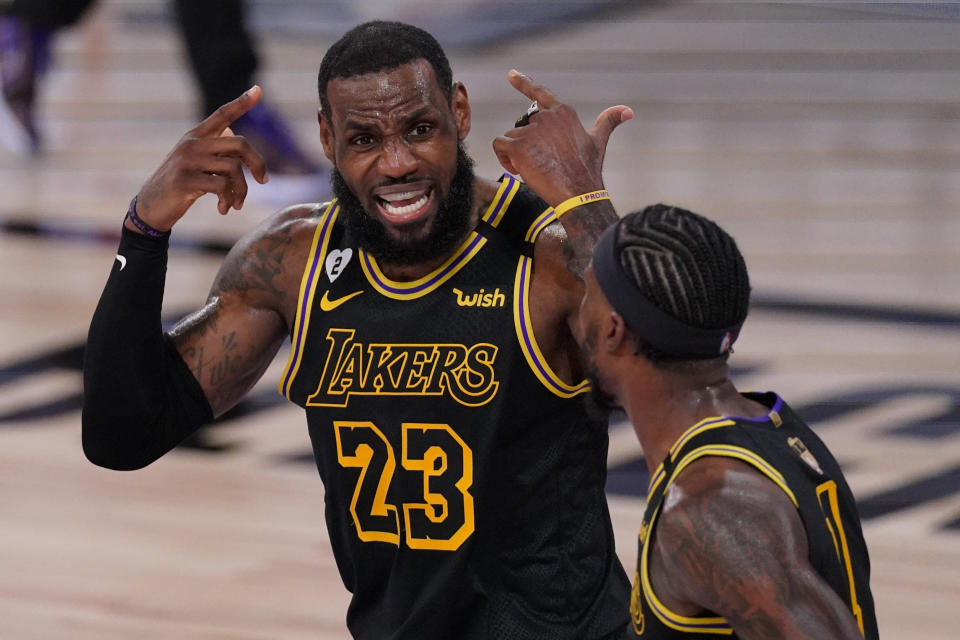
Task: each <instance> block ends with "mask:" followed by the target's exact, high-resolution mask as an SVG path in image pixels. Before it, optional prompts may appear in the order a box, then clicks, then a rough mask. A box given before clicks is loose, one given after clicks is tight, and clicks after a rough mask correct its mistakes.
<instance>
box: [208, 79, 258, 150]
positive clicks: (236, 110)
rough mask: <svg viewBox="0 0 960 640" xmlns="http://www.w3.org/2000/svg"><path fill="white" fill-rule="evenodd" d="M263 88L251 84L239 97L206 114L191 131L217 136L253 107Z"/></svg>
mask: <svg viewBox="0 0 960 640" xmlns="http://www.w3.org/2000/svg"><path fill="white" fill-rule="evenodd" d="M262 95H263V90H262V89H260V86H259V85H256V84H255V85H253V86H252V87H250V88H249V89H247V90H246V91H244V92H243V93H242V94H240V97H238V98H234V99H233V100H231V101H230V102H228V103H226V104H225V105H223V106H221V107H220V108H219V109H217V110H216V111H214V112H213V113H211V114H210V115H209V116H207V119H206V120H204V121H203V122H201V123H200V124H198V125H197V126H196V127H195V128H194V129H193V132H194V134H196V135H197V136H214V137H215V136H219V135H221V134H222V133H223V132H224V130H225V129H226V128H227V127H229V126H230V125H231V124H233V121H234V120H236V119H237V118H239V117H240V116H242V115H243V114H245V113H246V112H247V111H249V110H250V109H252V108H253V105H255V104H257V103H258V102H260V96H262Z"/></svg>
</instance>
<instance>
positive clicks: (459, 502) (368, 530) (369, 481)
mask: <svg viewBox="0 0 960 640" xmlns="http://www.w3.org/2000/svg"><path fill="white" fill-rule="evenodd" d="M333 426H334V430H335V433H336V438H337V459H338V460H339V462H340V465H341V466H343V467H345V468H358V469H360V475H359V476H358V478H357V486H356V488H355V489H354V491H353V498H352V499H351V501H350V515H351V516H352V517H353V522H354V524H355V525H356V527H357V535H358V536H359V537H360V539H361V540H363V541H364V542H389V543H391V544H395V545H398V546H399V545H400V532H401V529H400V515H399V514H400V511H402V512H403V521H404V527H403V532H404V542H405V543H406V545H407V546H408V547H410V548H411V549H434V550H441V551H454V550H456V549H458V548H459V547H460V545H461V544H463V542H464V541H465V540H466V539H467V538H469V537H470V535H471V534H473V531H474V513H473V496H472V495H470V491H469V489H470V487H471V486H472V485H473V451H472V450H471V449H470V447H469V446H467V444H466V443H465V442H464V441H463V439H462V438H461V437H460V436H459V435H457V433H456V432H455V431H454V430H453V429H451V428H450V426H449V425H446V424H423V423H415V422H410V423H403V425H402V431H401V433H402V444H401V449H402V451H401V453H400V464H401V465H402V466H403V468H404V469H406V470H408V471H413V472H416V473H419V474H420V475H421V477H422V478H423V501H422V502H414V503H404V504H401V505H395V504H390V503H389V502H388V501H387V493H388V491H389V489H390V483H391V482H392V481H393V476H394V472H395V471H396V467H397V463H396V455H395V453H394V450H393V447H392V446H391V445H390V442H389V440H387V437H386V436H385V435H384V434H383V432H382V431H381V430H380V429H379V428H378V427H377V426H376V425H375V424H373V423H372V422H365V421H342V420H341V421H336V422H334V423H333Z"/></svg>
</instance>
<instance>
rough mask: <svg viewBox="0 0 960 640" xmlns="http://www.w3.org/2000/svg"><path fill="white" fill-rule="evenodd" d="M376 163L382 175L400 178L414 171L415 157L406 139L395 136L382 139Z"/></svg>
mask: <svg viewBox="0 0 960 640" xmlns="http://www.w3.org/2000/svg"><path fill="white" fill-rule="evenodd" d="M377 164H378V167H379V169H380V173H382V174H383V175H385V176H388V177H390V178H402V177H404V176H406V175H409V174H411V173H413V172H414V171H416V169H417V158H416V156H414V155H413V152H412V151H411V150H410V147H409V145H408V144H407V142H406V140H404V139H403V138H402V137H400V136H396V137H391V138H389V139H387V140H385V141H384V144H383V146H382V148H381V150H380V157H379V159H378V162H377Z"/></svg>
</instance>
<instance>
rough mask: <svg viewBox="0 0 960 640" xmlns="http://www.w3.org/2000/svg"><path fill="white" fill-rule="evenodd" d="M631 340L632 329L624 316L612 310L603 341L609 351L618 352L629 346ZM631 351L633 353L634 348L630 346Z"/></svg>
mask: <svg viewBox="0 0 960 640" xmlns="http://www.w3.org/2000/svg"><path fill="white" fill-rule="evenodd" d="M629 342H630V330H629V329H628V328H627V323H626V322H624V321H623V316H621V315H620V314H619V313H617V312H616V311H611V312H610V317H609V318H608V319H607V322H606V325H605V327H604V334H603V343H604V345H605V346H606V349H607V352H608V353H617V352H619V351H620V350H621V349H623V348H624V346H625V345H626V346H627V347H629V344H627V343H629ZM629 351H630V352H631V353H632V352H633V349H632V348H630V349H629Z"/></svg>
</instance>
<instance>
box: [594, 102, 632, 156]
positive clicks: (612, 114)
mask: <svg viewBox="0 0 960 640" xmlns="http://www.w3.org/2000/svg"><path fill="white" fill-rule="evenodd" d="M631 118H633V109H631V108H630V107H627V106H624V105H622V104H619V105H617V106H615V107H608V108H607V109H604V110H603V113H601V114H600V115H599V116H597V121H596V122H594V123H593V128H592V129H590V137H591V138H593V139H594V141H596V143H597V145H598V146H599V147H600V148H601V149H606V148H607V141H608V140H609V139H610V134H611V133H613V130H614V129H616V128H617V127H619V126H620V125H621V124H623V123H624V122H626V121H627V120H630V119H631Z"/></svg>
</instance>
